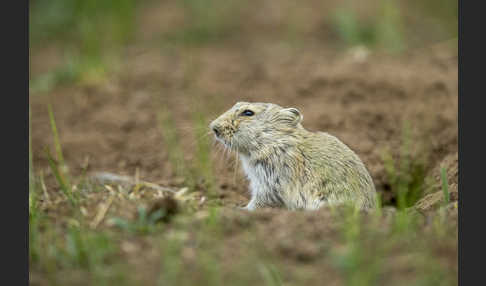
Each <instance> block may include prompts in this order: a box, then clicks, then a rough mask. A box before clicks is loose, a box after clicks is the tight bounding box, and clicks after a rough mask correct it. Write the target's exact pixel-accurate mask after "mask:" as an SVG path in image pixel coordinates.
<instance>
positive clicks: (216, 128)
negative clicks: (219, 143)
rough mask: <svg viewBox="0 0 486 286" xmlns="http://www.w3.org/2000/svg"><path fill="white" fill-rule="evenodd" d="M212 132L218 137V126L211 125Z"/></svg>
mask: <svg viewBox="0 0 486 286" xmlns="http://www.w3.org/2000/svg"><path fill="white" fill-rule="evenodd" d="M213 132H214V134H216V136H218V137H219V134H220V133H221V132H220V131H219V128H218V127H213Z"/></svg>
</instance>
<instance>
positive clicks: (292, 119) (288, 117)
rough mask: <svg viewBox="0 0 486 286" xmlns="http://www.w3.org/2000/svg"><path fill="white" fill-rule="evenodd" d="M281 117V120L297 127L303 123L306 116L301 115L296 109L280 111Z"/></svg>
mask: <svg viewBox="0 0 486 286" xmlns="http://www.w3.org/2000/svg"><path fill="white" fill-rule="evenodd" d="M279 115H280V116H279V117H280V120H282V121H285V122H288V123H289V124H292V125H297V124H299V123H300V122H301V121H302V119H304V116H303V115H302V114H301V113H300V111H299V110H298V109H297V108H294V107H290V108H284V109H282V110H280V111H279Z"/></svg>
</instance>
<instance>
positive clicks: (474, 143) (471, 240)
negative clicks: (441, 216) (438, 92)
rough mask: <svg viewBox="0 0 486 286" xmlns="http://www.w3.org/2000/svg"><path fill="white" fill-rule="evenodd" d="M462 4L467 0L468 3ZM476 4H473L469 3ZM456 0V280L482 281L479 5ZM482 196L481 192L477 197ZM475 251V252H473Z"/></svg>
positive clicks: (481, 20)
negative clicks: (457, 273) (457, 88)
mask: <svg viewBox="0 0 486 286" xmlns="http://www.w3.org/2000/svg"><path fill="white" fill-rule="evenodd" d="M465 3H467V4H468V6H467V8H466V7H465ZM476 3H477V4H478V5H477V6H476V7H475V6H473V5H472V4H476ZM479 3H481V2H477V1H459V3H458V4H459V7H458V8H459V41H458V42H459V43H458V45H459V55H458V56H459V66H458V69H459V99H458V100H459V104H458V106H459V111H458V112H459V119H458V120H459V122H458V123H459V142H458V145H459V227H458V228H459V229H458V234H459V248H458V251H459V253H458V263H459V277H458V278H459V285H482V284H484V278H483V276H484V275H482V274H483V273H484V255H485V254H486V251H485V246H484V244H485V241H486V236H485V235H484V232H485V231H484V225H485V222H484V217H485V215H484V213H482V211H484V210H486V207H485V206H484V204H485V202H486V200H485V199H484V192H485V190H484V189H485V187H484V178H485V177H486V176H485V168H484V167H483V166H482V165H483V164H481V163H482V162H483V158H484V156H482V155H483V154H480V153H481V151H483V153H484V148H485V147H486V141H485V140H484V139H483V137H484V130H485V128H484V127H483V125H484V119H483V118H481V116H480V115H482V114H484V113H485V112H484V106H485V105H482V104H480V103H479V102H474V101H475V100H476V101H479V100H480V99H481V98H483V97H484V93H485V92H484V90H485V88H484V81H485V76H484V71H483V70H484V67H483V66H484V63H485V62H486V61H485V60H484V58H485V57H484V53H485V51H486V45H485V44H484V36H483V35H484V29H483V28H484V25H485V23H484V18H485V16H484V12H483V11H484V10H483V9H481V7H480V5H479ZM481 196H482V197H481ZM473 256H476V257H473Z"/></svg>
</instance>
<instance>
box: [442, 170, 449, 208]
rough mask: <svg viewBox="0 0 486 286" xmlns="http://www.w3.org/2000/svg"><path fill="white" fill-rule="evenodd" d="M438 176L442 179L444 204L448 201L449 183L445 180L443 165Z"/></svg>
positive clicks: (445, 174) (445, 173)
mask: <svg viewBox="0 0 486 286" xmlns="http://www.w3.org/2000/svg"><path fill="white" fill-rule="evenodd" d="M440 176H441V180H442V192H443V193H444V202H445V204H448V203H449V200H450V198H449V183H448V182H447V172H446V169H445V168H444V167H442V168H441V169H440Z"/></svg>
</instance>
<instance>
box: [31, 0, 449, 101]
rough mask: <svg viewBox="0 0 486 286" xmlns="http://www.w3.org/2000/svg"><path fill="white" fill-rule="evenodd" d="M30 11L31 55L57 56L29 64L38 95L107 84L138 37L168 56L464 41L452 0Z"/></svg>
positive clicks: (58, 3) (103, 2) (122, 4)
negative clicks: (204, 49) (242, 46)
mask: <svg viewBox="0 0 486 286" xmlns="http://www.w3.org/2000/svg"><path fill="white" fill-rule="evenodd" d="M160 6H162V8H161V9H153V7H160ZM29 9H30V55H31V60H32V59H37V58H42V59H44V60H46V59H45V54H46V51H50V53H51V54H54V56H53V57H52V59H51V61H50V62H45V61H35V60H34V61H33V64H31V76H30V79H31V88H32V91H37V90H41V91H46V90H48V89H50V88H51V87H53V86H56V85H58V84H63V83H67V82H76V81H90V80H94V81H96V80H100V79H102V78H103V77H104V76H106V73H107V72H108V71H109V70H110V69H114V68H116V66H117V64H116V63H117V62H118V61H120V60H122V58H123V52H124V49H127V48H128V47H130V46H131V45H133V44H134V43H136V44H137V46H140V45H145V46H146V47H147V48H148V49H160V52H161V53H164V52H167V51H168V49H167V47H174V46H179V47H181V46H183V47H185V48H191V47H197V46H201V45H215V46H220V45H229V44H237V43H238V42H246V43H248V42H255V44H258V41H259V40H260V39H263V38H264V39H266V41H267V42H268V41H273V42H280V43H282V44H284V45H292V46H297V47H299V46H305V45H306V44H308V43H318V44H322V46H324V47H326V48H333V49H347V48H351V47H355V46H365V47H367V48H369V49H375V50H380V51H387V52H394V53H402V52H406V51H407V50H411V49H417V48H421V47H425V46H428V45H432V44H434V43H439V42H442V41H448V40H454V39H457V26H458V22H457V11H458V8H457V1H454V0H429V1H419V0H411V1H398V0H372V1H359V0H346V1H337V0H330V1H313V0H308V1H301V2H299V3H298V4H297V3H295V1H287V0H283V1H235V0H176V1H156V0H145V1H135V0H100V1H97V0H36V1H30V7H29ZM453 44H456V43H453ZM31 62H32V61H31ZM38 62H39V63H38Z"/></svg>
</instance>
